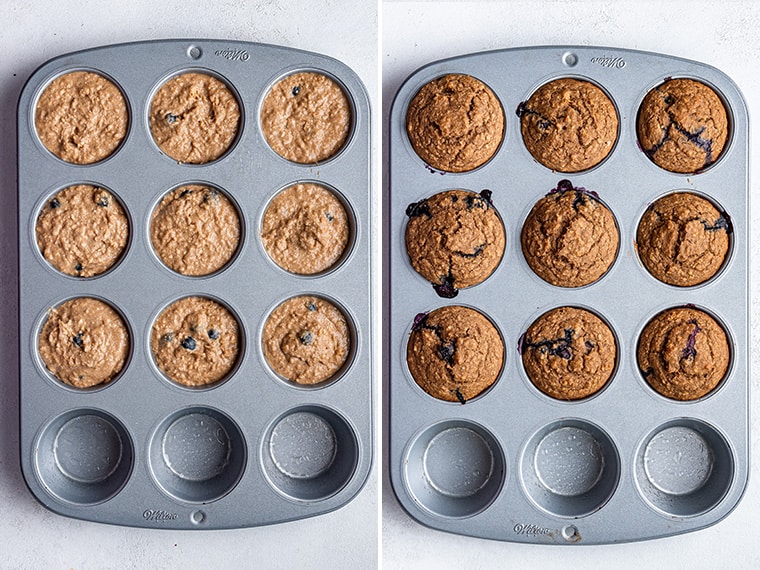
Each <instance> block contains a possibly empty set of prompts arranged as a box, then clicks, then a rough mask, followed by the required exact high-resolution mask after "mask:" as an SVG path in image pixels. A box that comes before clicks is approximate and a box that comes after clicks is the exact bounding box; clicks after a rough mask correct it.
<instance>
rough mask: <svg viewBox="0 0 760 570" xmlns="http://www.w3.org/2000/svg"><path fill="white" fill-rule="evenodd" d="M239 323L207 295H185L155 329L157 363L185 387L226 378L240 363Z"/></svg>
mask: <svg viewBox="0 0 760 570" xmlns="http://www.w3.org/2000/svg"><path fill="white" fill-rule="evenodd" d="M238 336H239V333H238V323H237V320H235V317H234V316H233V315H232V313H230V311H228V310H227V309H226V308H225V307H223V306H222V305H220V304H219V303H217V302H216V301H212V300H211V299H206V298H204V297H185V298H184V299H180V300H179V301H175V302H174V303H172V304H171V305H169V306H168V307H167V308H166V309H164V310H163V311H162V312H161V314H160V315H159V316H158V318H157V319H156V322H155V323H154V325H153V330H152V332H151V339H150V346H151V349H152V351H153V356H154V358H155V359H156V364H157V365H158V367H159V368H160V369H161V371H162V372H163V373H164V374H166V375H167V376H168V377H169V378H171V379H172V380H174V381H175V382H177V383H178V384H182V385H184V386H203V385H206V384H212V383H214V382H218V381H219V380H222V379H223V378H225V377H226V376H227V375H228V374H229V373H230V371H231V370H232V368H233V366H234V365H235V363H236V362H237V359H238V352H239V340H238Z"/></svg>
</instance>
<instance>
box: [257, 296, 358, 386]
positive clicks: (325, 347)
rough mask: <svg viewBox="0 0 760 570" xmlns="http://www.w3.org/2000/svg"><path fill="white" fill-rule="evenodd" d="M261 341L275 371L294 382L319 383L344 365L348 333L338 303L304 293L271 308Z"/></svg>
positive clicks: (332, 375)
mask: <svg viewBox="0 0 760 570" xmlns="http://www.w3.org/2000/svg"><path fill="white" fill-rule="evenodd" d="M262 343H263V345H264V356H265V357H266V360H267V362H268V363H269V366H271V367H272V370H274V371H275V372H276V373H277V374H279V375H280V376H282V377H283V378H286V379H287V380H291V381H292V382H295V383H297V384H319V383H320V382H324V381H326V380H329V379H330V378H332V377H334V376H335V374H337V373H338V371H340V369H341V368H342V367H343V364H344V363H345V362H346V360H347V359H348V353H349V350H350V347H351V337H350V333H349V329H348V323H347V322H346V317H345V316H344V315H343V313H342V312H341V311H340V309H338V307H336V306H335V305H333V304H332V303H330V302H329V301H326V300H325V299H322V298H320V297H315V296H312V295H303V296H299V297H292V298H290V299H288V300H287V301H284V302H283V303H281V304H280V305H278V306H277V308H275V310H274V311H272V314H271V315H269V317H268V318H267V321H266V323H265V324H264V332H263V334H262Z"/></svg>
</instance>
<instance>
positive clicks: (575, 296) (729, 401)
mask: <svg viewBox="0 0 760 570" xmlns="http://www.w3.org/2000/svg"><path fill="white" fill-rule="evenodd" d="M448 73H463V74H469V75H472V76H474V77H476V78H477V79H479V80H481V81H483V82H484V83H486V84H487V85H488V86H489V87H490V88H491V89H492V90H493V91H494V92H495V93H496V95H497V97H498V98H499V100H500V101H501V105H502V107H503V109H504V112H505V116H506V128H505V133H504V138H503V140H502V142H501V146H500V148H499V150H498V151H497V153H496V154H495V155H494V157H493V158H492V159H491V160H490V161H489V162H487V163H486V164H485V165H483V166H481V167H479V168H477V169H475V170H472V171H470V172H466V173H459V174H453V173H447V172H439V171H436V170H434V169H432V168H431V167H430V166H429V165H426V164H425V163H424V162H423V160H422V159H420V158H419V157H418V156H417V154H416V153H415V152H414V150H413V148H412V146H411V144H410V142H409V138H408V136H407V134H406V124H405V117H406V112H407V108H408V105H409V102H410V101H411V99H412V98H413V97H414V95H415V94H416V93H417V91H418V90H419V89H420V88H421V87H422V86H423V85H425V84H426V83H427V82H429V81H431V80H432V79H434V78H436V77H439V76H441V75H445V74H448ZM561 77H575V78H580V79H586V80H589V81H591V82H593V83H595V84H596V85H598V86H600V87H601V88H602V89H603V90H604V91H605V92H606V93H607V94H609V96H610V97H611V99H612V101H613V102H614V104H615V106H616V109H617V113H618V116H619V120H620V124H619V133H618V138H617V142H616V144H615V146H614V148H613V150H612V152H611V153H610V154H609V156H608V157H607V158H606V159H605V160H604V161H603V162H602V163H601V164H600V165H598V166H596V167H594V168H592V169H590V170H588V171H584V172H581V173H574V174H562V173H557V172H552V171H551V170H549V169H548V168H546V167H544V166H542V165H541V164H539V163H538V162H536V161H535V160H534V159H533V158H532V157H531V155H530V153H529V152H528V150H527V149H526V147H525V144H524V143H523V140H522V137H521V134H520V122H519V119H518V117H517V115H516V110H517V109H518V106H519V105H520V104H521V102H524V101H526V100H527V99H528V98H529V97H530V95H531V93H533V92H534V91H535V90H536V89H537V88H538V87H539V86H541V85H543V84H544V83H546V82H548V81H550V80H553V79H557V78H561ZM669 77H691V78H694V79H698V80H700V81H703V82H705V83H707V84H708V85H710V86H712V87H714V88H715V89H716V90H717V92H718V93H719V94H720V95H721V96H722V98H723V100H724V102H725V104H726V105H727V107H728V109H729V113H730V118H731V132H730V141H729V144H728V148H727V149H726V150H724V151H723V154H722V156H721V157H720V158H719V159H718V161H717V162H716V163H715V164H713V165H712V166H710V167H709V168H707V169H705V170H704V171H703V172H699V173H694V174H690V175H679V174H674V173H672V172H668V171H665V170H662V169H661V168H659V167H658V166H656V165H655V164H654V163H653V162H652V161H650V160H649V158H647V156H646V155H645V154H644V153H643V152H642V151H641V150H640V148H639V146H638V144H637V136H636V115H637V111H638V108H639V105H640V103H641V101H642V99H643V98H644V96H645V94H646V93H647V92H648V91H649V90H650V89H652V88H654V87H655V86H657V85H659V84H660V83H662V82H663V81H664V80H665V79H666V78H669ZM747 145H748V117H747V110H746V106H745V103H744V101H743V98H742V95H741V93H740V92H739V90H738V89H737V87H736V86H735V85H734V84H733V82H732V81H731V80H730V79H729V78H728V77H726V75H724V74H723V73H721V72H720V71H718V70H716V69H714V68H711V67H709V66H707V65H703V64H700V63H696V62H691V61H687V60H684V59H679V58H674V57H669V56H666V55H660V54H653V53H644V52H637V51H630V50H622V49H617V48H608V47H587V46H584V47H565V46H552V47H530V48H516V49H506V50H499V51H492V52H483V53H476V54H471V55H465V56H461V57H455V58H452V59H447V60H443V61H439V62H435V63H432V64H429V65H427V66H425V67H423V68H421V69H420V70H418V71H416V72H415V73H413V74H412V75H411V76H410V77H409V78H408V79H407V80H406V82H405V83H404V84H403V85H402V87H401V88H400V89H399V91H398V93H397V95H396V98H395V101H394V103H393V107H392V111H391V116H390V143H389V148H390V190H391V199H390V204H391V211H390V215H389V226H388V228H389V232H390V251H389V252H388V253H387V255H388V256H389V258H390V259H389V265H390V277H389V285H388V286H389V292H390V306H389V308H388V314H389V325H388V326H389V329H390V331H389V338H390V346H389V347H388V353H389V360H390V364H389V373H390V398H389V401H390V442H389V449H390V461H389V464H390V470H391V472H390V477H391V482H392V484H393V488H394V490H395V493H396V495H397V497H398V500H399V501H400V503H401V505H402V506H403V507H404V509H406V511H407V512H408V513H409V514H410V515H411V516H412V517H413V518H414V519H416V520H418V521H419V522H421V523H422V524H425V525H427V526H430V527H433V528H436V529H440V530H445V531H449V532H454V533H459V534H465V535H471V536H476V537H484V538H491V539H497V540H503V541H511V542H527V543H542V544H600V543H613V542H625V541H635V540H644V539H651V538H656V537H662V536H668V535H674V534H679V533H684V532H689V531H693V530H696V529H700V528H704V527H707V526H709V525H712V524H714V523H716V522H717V521H719V520H721V519H722V518H723V517H725V516H726V515H728V513H730V512H731V510H732V509H733V508H734V507H735V506H736V505H737V503H738V502H739V500H740V499H741V497H742V494H743V492H744V489H745V486H746V482H747V476H748V468H749V458H748V453H749V449H748V439H749V422H748V390H749V362H748V360H749V350H748V331H749V328H748V313H749V300H748V299H749V283H748V278H749V263H748V244H747V241H748V238H749V228H748V213H749V208H748V199H749V197H748V193H749V186H748V160H747V155H748V153H747ZM562 179H569V180H570V181H571V182H572V184H573V185H574V186H576V187H584V188H586V189H587V190H589V191H594V192H596V193H598V195H599V197H600V199H601V200H602V202H604V204H606V205H607V206H608V207H609V208H610V209H611V210H612V213H613V215H614V216H615V218H616V222H617V225H618V228H619V230H620V247H619V250H618V253H617V257H616V260H615V262H614V263H613V265H612V267H611V268H610V269H609V271H608V272H607V273H606V274H605V275H604V276H602V277H601V278H600V279H599V280H598V281H596V282H594V283H592V284H590V285H586V286H584V287H579V288H562V287H555V286H552V285H550V284H548V283H547V282H545V281H543V280H542V279H540V278H539V277H538V276H537V275H536V274H534V273H533V272H532V271H531V269H530V267H529V266H528V264H527V262H526V261H525V258H524V257H523V253H522V249H521V245H520V232H521V229H522V225H523V223H524V221H525V219H526V217H527V215H528V213H529V212H530V210H531V208H532V207H533V205H534V204H535V203H536V201H537V200H539V199H540V198H541V197H542V196H544V195H545V194H547V193H548V192H550V191H551V190H552V189H554V188H557V187H558V185H559V182H560V181H561V180H562ZM449 189H464V190H471V191H474V192H480V191H481V190H483V189H489V190H491V191H492V200H493V204H494V207H495V208H496V209H497V211H498V213H499V214H500V216H501V218H502V221H503V223H504V226H505V229H506V232H507V246H506V251H505V255H504V257H503V259H502V261H501V263H500V265H499V267H498V268H497V269H496V270H495V272H494V273H493V274H492V275H491V276H490V277H489V278H488V279H487V280H486V281H484V282H483V283H481V284H479V285H476V286H473V287H470V288H467V289H462V290H460V291H459V293H458V295H457V297H456V298H453V299H445V298H441V297H439V296H438V295H437V294H436V293H435V291H434V290H433V288H432V287H431V284H430V283H429V282H427V281H425V279H423V278H422V277H421V276H420V275H419V274H417V273H416V272H415V271H414V269H413V268H412V266H411V263H410V261H409V257H408V255H407V252H406V247H405V244H404V231H405V228H406V223H407V220H408V217H407V215H406V214H405V210H406V208H407V206H408V205H409V204H410V203H412V202H417V201H419V200H421V199H423V198H426V197H429V196H432V195H433V194H436V193H438V192H441V191H443V190H449ZM678 190H688V191H692V192H696V193H698V194H700V195H703V196H705V197H707V198H709V199H710V200H712V201H713V202H714V203H716V204H717V205H718V209H719V210H720V211H722V212H726V213H727V214H728V215H729V216H730V220H731V226H732V229H733V233H731V236H730V237H731V247H730V250H729V254H728V258H727V261H726V262H725V263H724V266H723V268H722V270H721V271H720V272H719V273H718V274H717V275H716V276H715V277H714V278H713V279H711V280H709V281H707V282H706V283H704V284H702V285H698V286H694V287H685V288H681V287H674V286H670V285H666V284H664V283H662V282H659V281H657V280H656V279H655V278H654V277H652V276H651V275H650V274H649V273H648V272H647V271H646V269H645V268H644V266H643V265H642V263H641V262H640V260H639V258H638V255H637V251H636V244H635V235H636V228H637V224H638V222H639V220H640V219H641V216H642V214H643V213H644V211H645V209H646V208H647V206H648V204H650V203H652V202H653V201H654V200H655V199H657V198H658V197H660V196H662V195H665V194H668V193H670V192H674V191H678ZM446 304H460V305H464V306H469V307H472V308H475V309H477V310H479V311H481V312H482V313H483V314H485V315H486V316H487V317H489V318H490V319H491V320H492V321H493V322H494V324H495V325H496V326H497V327H498V328H499V330H500V332H501V335H502V337H503V339H504V343H505V347H506V361H505V364H504V368H503V370H502V373H501V375H500V377H499V378H498V379H497V381H496V383H495V384H494V385H493V386H492V387H491V388H490V389H489V390H487V391H486V392H484V393H483V394H481V395H480V396H478V397H476V398H473V399H472V400H469V401H467V402H466V403H465V404H464V405H462V404H459V403H450V402H444V401H441V400H437V399H435V398H433V397H431V396H429V395H428V394H427V393H425V392H424V391H423V390H422V389H421V388H420V387H419V386H418V385H417V384H416V383H415V382H414V379H413V378H412V376H411V374H410V373H409V368H408V365H407V363H406V346H407V340H408V338H409V334H410V331H411V329H412V326H413V324H414V322H415V316H416V315H418V314H420V313H425V312H429V311H431V310H433V309H435V308H437V307H440V306H443V305H446ZM683 305H694V306H696V307H698V308H702V309H704V310H706V311H708V312H709V313H710V314H712V315H713V316H715V317H717V318H718V320H719V322H720V323H721V324H722V325H723V326H724V328H725V330H726V332H727V333H728V337H729V339H730V344H731V364H730V368H729V372H728V374H727V376H726V377H725V379H724V380H723V382H722V383H721V384H720V385H719V386H718V388H717V389H715V390H714V391H713V392H712V393H711V394H709V395H707V396H705V397H703V398H701V399H699V400H695V401H692V402H679V401H674V400H669V399H666V398H664V397H662V396H660V395H659V394H657V393H656V392H654V391H653V390H652V389H651V388H650V387H649V386H648V384H647V383H646V382H645V380H644V378H643V377H642V374H641V373H640V371H639V369H638V366H637V362H636V346H637V340H638V337H639V335H640V333H641V330H642V329H643V327H644V325H645V324H646V323H647V322H648V321H649V320H650V319H651V318H652V317H653V316H655V315H656V314H657V313H659V312H660V311H662V310H663V309H666V308H669V307H675V306H683ZM559 306H577V307H582V308H586V309H589V310H591V311H593V312H594V313H596V314H597V315H599V316H601V317H602V318H603V319H604V320H606V321H607V322H608V323H609V325H610V326H611V327H612V330H613V332H614V334H615V336H616V339H617V344H618V356H617V363H616V369H615V372H614V374H613V377H612V379H611V380H610V381H609V382H608V384H607V385H606V386H605V388H604V389H603V390H602V391H600V392H599V393H597V394H595V395H593V396H591V397H589V398H586V399H583V400H578V401H572V402H570V401H560V400H555V399H552V398H550V397H548V396H546V395H544V394H542V393H541V392H539V391H538V389H536V388H535V387H534V386H533V385H532V384H531V382H530V381H529V380H528V377H527V375H526V373H525V370H524V368H523V365H522V361H521V357H520V354H519V352H518V344H519V340H520V338H521V335H522V334H523V333H524V332H525V331H526V330H527V328H528V327H529V326H530V324H531V323H532V322H533V321H534V320H535V319H536V318H538V317H539V316H540V315H542V314H543V313H545V312H546V311H548V310H550V309H553V308H555V307H559Z"/></svg>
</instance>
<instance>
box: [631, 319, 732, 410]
mask: <svg viewBox="0 0 760 570" xmlns="http://www.w3.org/2000/svg"><path fill="white" fill-rule="evenodd" d="M637 355H638V363H639V369H640V370H641V374H642V375H643V376H644V378H645V379H646V381H647V382H648V383H649V385H650V386H651V387H652V388H653V389H654V390H656V391H657V392H659V393H660V394H662V395H663V396H665V397H666V398H671V399H673V400H696V399H697V398H701V397H702V396H705V395H707V394H709V393H710V392H711V391H712V390H714V389H715V387H716V386H717V385H718V384H719V383H720V381H721V380H723V378H724V377H725V375H726V372H727V371H728V365H729V360H730V357H731V349H730V347H729V345H728V338H727V337H726V332H725V331H724V330H723V327H721V326H720V325H719V324H718V323H717V321H716V320H715V319H713V318H712V317H711V316H710V315H708V314H707V313H705V312H704V311H701V310H699V309H695V308H693V307H677V308H675V309H668V310H666V311H663V312H661V313H660V314H658V315H657V316H655V317H654V318H653V319H652V320H651V321H649V322H648V323H647V325H646V326H645V327H644V330H643V331H642V332H641V336H640V337H639V344H638V349H637Z"/></svg>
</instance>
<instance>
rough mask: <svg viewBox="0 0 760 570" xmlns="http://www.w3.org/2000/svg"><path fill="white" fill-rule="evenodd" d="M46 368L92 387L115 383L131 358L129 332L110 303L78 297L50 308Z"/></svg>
mask: <svg viewBox="0 0 760 570" xmlns="http://www.w3.org/2000/svg"><path fill="white" fill-rule="evenodd" d="M39 351H40V357H41V358H42V361H43V362H44V363H45V366H46V367H47V368H48V370H50V372H52V373H53V375H54V376H55V377H56V378H58V379H59V380H61V381H62V382H64V383H66V384H69V385H70V386H74V387H75V388H90V387H92V386H97V385H98V384H102V383H105V382H109V381H110V380H113V379H114V378H115V377H116V376H117V375H118V374H119V372H121V370H122V368H124V364H125V363H126V361H127V356H128V355H129V332H128V331H127V326H126V324H124V321H123V320H122V318H121V316H120V315H119V313H117V312H116V310H114V309H113V307H111V306H110V305H108V304H107V303H104V302H103V301H100V300H98V299H93V298H91V297H77V298H75V299H71V300H69V301H66V302H65V303H62V304H60V305H58V306H57V307H54V308H52V309H50V312H49V314H48V318H47V320H46V321H45V324H44V325H43V327H42V330H41V331H40V337H39Z"/></svg>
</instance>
